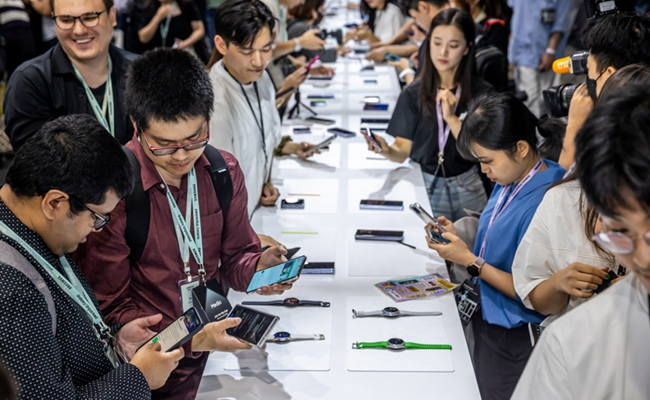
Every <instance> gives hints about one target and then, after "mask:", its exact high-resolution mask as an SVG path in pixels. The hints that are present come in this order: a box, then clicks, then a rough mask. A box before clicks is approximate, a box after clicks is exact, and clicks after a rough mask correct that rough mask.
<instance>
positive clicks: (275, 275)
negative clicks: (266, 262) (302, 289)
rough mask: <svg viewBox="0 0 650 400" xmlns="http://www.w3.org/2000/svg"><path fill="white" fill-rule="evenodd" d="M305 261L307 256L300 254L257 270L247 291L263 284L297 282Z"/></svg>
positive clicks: (251, 290) (252, 290)
mask: <svg viewBox="0 0 650 400" xmlns="http://www.w3.org/2000/svg"><path fill="white" fill-rule="evenodd" d="M305 261H307V257H305V256H300V257H296V258H294V259H293V260H289V261H287V262H283V263H282V264H278V265H274V266H272V267H269V268H266V269H263V270H260V271H257V272H255V274H254V275H253V278H252V279H251V282H250V283H249V284H248V288H247V289H246V293H251V292H254V291H256V290H257V289H260V288H261V287H262V286H271V285H275V284H276V283H280V284H282V283H291V282H295V281H296V280H297V279H298V278H299V277H300V271H302V267H303V266H304V265H305Z"/></svg>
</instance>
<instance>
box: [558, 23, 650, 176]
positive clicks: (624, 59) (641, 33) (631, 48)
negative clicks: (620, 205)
mask: <svg viewBox="0 0 650 400" xmlns="http://www.w3.org/2000/svg"><path fill="white" fill-rule="evenodd" d="M582 41H583V44H584V47H585V48H586V49H588V50H589V56H588V57H587V64H586V66H587V82H586V83H584V84H582V85H580V86H579V87H578V88H577V89H576V90H575V93H574V94H573V98H572V99H571V104H570V106H569V116H568V121H567V127H566V136H565V138H564V145H563V148H562V152H561V153H560V160H559V162H560V165H562V166H563V167H564V168H566V169H567V170H568V169H570V168H571V166H573V163H574V158H575V151H576V150H575V144H574V141H575V138H576V135H577V134H578V131H579V130H580V128H582V125H583V124H584V123H585V121H586V120H587V117H588V116H589V114H590V113H591V110H592V109H593V108H594V104H595V103H596V102H597V99H598V96H599V94H600V91H601V90H602V88H603V85H605V82H607V80H608V79H609V77H610V76H612V74H614V72H616V70H618V69H620V68H623V67H625V66H626V65H631V64H639V63H650V46H648V45H647V44H648V43H650V16H649V15H647V14H641V13H618V14H611V15H606V16H603V17H600V18H597V19H595V20H593V21H592V22H591V24H590V25H589V26H588V27H587V30H586V31H585V32H584V34H583V39H582Z"/></svg>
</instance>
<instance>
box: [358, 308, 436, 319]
mask: <svg viewBox="0 0 650 400" xmlns="http://www.w3.org/2000/svg"><path fill="white" fill-rule="evenodd" d="M438 315H442V313H441V312H440V311H401V310H399V309H397V308H395V307H386V308H384V309H383V310H381V311H357V310H352V318H365V317H386V318H397V317H424V316H438Z"/></svg>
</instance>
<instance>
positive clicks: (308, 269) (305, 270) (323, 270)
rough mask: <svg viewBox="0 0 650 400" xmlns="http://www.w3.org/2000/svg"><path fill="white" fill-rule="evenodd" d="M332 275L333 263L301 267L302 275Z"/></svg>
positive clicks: (315, 263) (312, 263)
mask: <svg viewBox="0 0 650 400" xmlns="http://www.w3.org/2000/svg"><path fill="white" fill-rule="evenodd" d="M333 273H334V263H333V262H309V263H307V264H305V266H304V267H302V274H319V275H330V274H333Z"/></svg>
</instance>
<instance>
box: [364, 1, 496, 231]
mask: <svg viewBox="0 0 650 400" xmlns="http://www.w3.org/2000/svg"><path fill="white" fill-rule="evenodd" d="M423 45H424V46H425V47H424V54H425V55H426V56H425V57H423V61H424V62H423V65H422V72H421V73H420V75H419V77H418V79H417V80H416V81H415V82H413V84H411V85H409V86H407V87H406V88H405V89H404V91H403V92H402V94H401V95H400V98H399V100H398V101H397V106H396V107H395V111H394V112H393V117H392V118H391V121H390V124H389V125H388V129H387V132H388V133H389V134H391V135H393V136H395V142H394V143H393V144H392V145H390V146H388V145H387V143H386V141H385V140H384V139H383V138H381V137H377V140H378V142H379V146H377V145H376V144H373V143H372V142H371V141H368V146H369V149H370V150H373V151H375V152H376V153H380V154H381V155H383V156H384V157H386V158H387V159H389V160H391V161H395V162H400V163H401V162H403V161H404V160H406V159H407V158H408V157H411V159H412V160H413V161H415V162H418V163H419V164H420V167H421V168H422V175H423V177H424V183H425V185H426V188H427V193H428V194H429V202H430V204H431V209H432V211H433V213H434V214H435V215H442V216H445V217H447V218H449V219H451V220H452V221H455V220H457V219H459V218H461V217H464V216H465V215H466V213H465V211H464V209H468V210H474V211H481V210H482V209H483V207H485V203H486V202H487V196H486V193H485V188H484V186H483V183H482V182H481V178H480V176H479V171H478V166H477V165H476V163H475V162H473V161H468V160H466V159H465V158H463V157H462V156H461V155H460V154H459V153H458V151H457V150H456V139H457V137H458V133H459V132H460V127H461V121H460V119H459V116H460V115H461V114H462V113H463V112H465V111H467V105H468V104H469V102H470V100H471V99H472V98H473V97H474V96H476V95H478V94H480V93H483V92H486V91H488V90H490V89H491V86H490V85H489V84H488V83H487V82H485V81H483V80H482V79H480V78H478V77H477V76H476V75H475V73H474V70H475V68H474V22H473V21H472V17H471V16H470V15H469V14H468V13H466V12H465V11H462V10H459V9H447V10H444V11H442V12H441V13H440V14H438V15H437V16H436V17H435V18H434V19H433V22H432V23H431V29H430V30H429V34H428V36H427V38H426V40H425V42H424V44H423Z"/></svg>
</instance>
